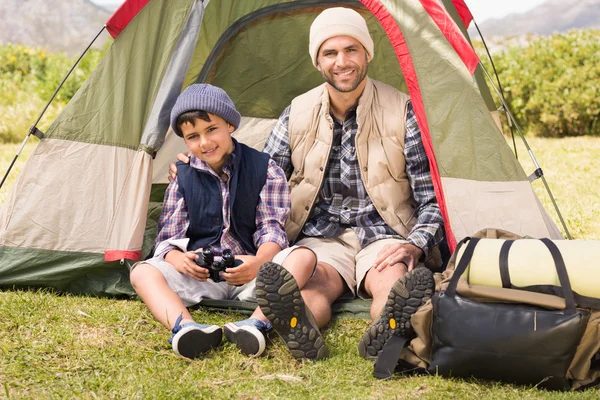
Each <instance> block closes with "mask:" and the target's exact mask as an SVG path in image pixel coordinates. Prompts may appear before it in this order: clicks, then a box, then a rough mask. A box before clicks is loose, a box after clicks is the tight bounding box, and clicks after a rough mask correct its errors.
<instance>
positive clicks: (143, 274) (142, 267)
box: [129, 263, 155, 289]
mask: <svg viewBox="0 0 600 400" xmlns="http://www.w3.org/2000/svg"><path fill="white" fill-rule="evenodd" d="M152 270H155V268H154V267H153V266H151V265H150V264H146V263H141V264H138V265H136V266H135V268H133V269H132V270H131V271H130V272H129V280H130V281H131V285H132V286H133V288H134V289H135V288H136V287H138V286H139V285H141V284H142V282H143V281H144V280H145V279H148V277H150V276H151V274H152Z"/></svg>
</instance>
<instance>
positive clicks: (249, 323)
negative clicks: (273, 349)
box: [223, 318, 271, 356]
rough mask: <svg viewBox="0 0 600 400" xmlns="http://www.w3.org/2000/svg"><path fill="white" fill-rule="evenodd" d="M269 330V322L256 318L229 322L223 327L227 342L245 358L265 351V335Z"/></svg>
mask: <svg viewBox="0 0 600 400" xmlns="http://www.w3.org/2000/svg"><path fill="white" fill-rule="evenodd" d="M270 330H271V323H270V322H268V321H267V322H263V321H261V320H259V319H256V318H248V319H245V320H243V321H237V322H230V323H228V324H226V325H225V326H224V327H223V332H224V333H225V337H226V338H227V340H229V341H230V342H231V343H234V344H235V345H236V346H237V348H238V349H240V351H241V352H242V354H245V355H247V356H260V355H261V354H262V353H263V352H264V351H265V348H266V341H265V334H266V333H267V332H268V331H270Z"/></svg>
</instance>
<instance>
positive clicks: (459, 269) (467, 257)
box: [446, 237, 479, 296]
mask: <svg viewBox="0 0 600 400" xmlns="http://www.w3.org/2000/svg"><path fill="white" fill-rule="evenodd" d="M467 241H468V242H469V244H467V248H466V249H465V252H464V253H463V255H462V257H461V258H460V261H459V263H458V265H457V266H456V269H455V270H454V273H453V274H452V278H450V283H448V288H446V294H447V295H448V296H454V295H456V286H458V280H459V279H460V277H461V276H462V274H464V273H465V271H466V270H467V267H468V266H469V263H470V262H471V259H472V258H473V252H474V251H475V246H477V243H478V242H479V239H478V238H470V237H466V238H464V239H463V240H461V241H460V242H461V245H462V244H463V243H465V242H467ZM459 249H460V248H459V247H458V246H457V248H456V256H457V257H458V250H459Z"/></svg>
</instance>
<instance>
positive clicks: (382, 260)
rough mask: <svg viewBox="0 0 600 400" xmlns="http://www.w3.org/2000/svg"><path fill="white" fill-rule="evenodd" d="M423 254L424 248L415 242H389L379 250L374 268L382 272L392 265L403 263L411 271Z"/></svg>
mask: <svg viewBox="0 0 600 400" xmlns="http://www.w3.org/2000/svg"><path fill="white" fill-rule="evenodd" d="M422 255H423V250H421V249H420V248H418V247H417V246H415V245H414V244H410V243H396V244H388V245H387V246H385V247H384V248H383V249H381V250H380V251H379V253H378V254H377V258H376V259H375V262H374V263H373V267H372V268H375V269H376V270H377V271H379V272H381V271H383V270H384V269H385V268H387V267H388V266H390V265H394V264H397V263H402V264H404V265H406V268H407V269H408V270H409V271H412V269H413V268H414V267H415V265H417V262H418V261H419V259H420V258H421V256H422Z"/></svg>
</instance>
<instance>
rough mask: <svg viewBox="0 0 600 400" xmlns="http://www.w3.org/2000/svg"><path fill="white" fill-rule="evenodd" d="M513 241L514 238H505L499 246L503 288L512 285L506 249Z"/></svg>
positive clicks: (508, 248)
mask: <svg viewBox="0 0 600 400" xmlns="http://www.w3.org/2000/svg"><path fill="white" fill-rule="evenodd" d="M514 242H515V241H514V240H507V241H505V242H504V243H502V247H501V248H500V279H501V280H502V287H503V288H504V289H510V288H511V287H512V283H511V281H510V272H508V251H509V250H510V247H511V246H512V245H513V243H514Z"/></svg>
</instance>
